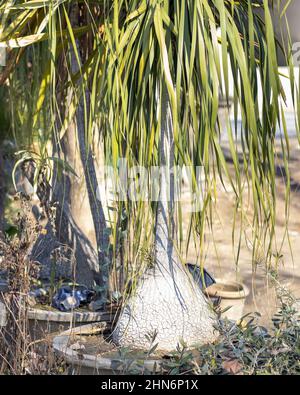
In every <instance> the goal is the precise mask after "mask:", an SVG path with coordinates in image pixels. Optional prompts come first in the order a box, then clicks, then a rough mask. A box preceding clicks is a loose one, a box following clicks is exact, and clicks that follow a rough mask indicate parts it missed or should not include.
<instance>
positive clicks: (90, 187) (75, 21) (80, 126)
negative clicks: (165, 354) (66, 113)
mask: <svg viewBox="0 0 300 395" xmlns="http://www.w3.org/2000/svg"><path fill="white" fill-rule="evenodd" d="M70 21H71V24H72V26H73V27H76V26H78V25H79V8H78V5H77V4H76V3H75V4H74V5H73V6H72V10H71V16H70ZM76 45H77V52H78V54H79V58H80V54H81V51H80V45H79V42H78V40H76ZM83 52H84V51H83ZM80 66H81V64H78V59H77V58H76V56H75V51H74V50H72V53H71V71H72V74H73V75H75V74H76V73H78V72H79V71H80ZM85 104H86V113H87V114H88V115H87V117H89V115H90V93H89V90H88V87H87V88H86V90H85ZM87 121H88V119H87ZM86 124H88V122H86ZM76 129H77V139H78V145H79V151H80V158H81V162H82V167H83V172H84V177H85V182H86V187H87V192H88V200H89V204H90V209H91V214H92V219H93V224H94V228H95V235H96V243H97V254H98V263H99V268H100V277H99V279H100V284H99V285H100V286H101V288H102V291H103V297H106V294H107V291H108V279H109V266H110V257H109V231H108V229H107V226H106V219H105V215H104V211H103V207H102V204H101V200H100V199H98V198H97V190H98V187H99V185H98V181H97V175H96V169H95V164H94V159H93V155H92V150H91V147H90V146H89V145H88V143H87V138H86V133H85V108H84V99H83V97H81V99H80V101H79V104H78V108H77V113H76Z"/></svg>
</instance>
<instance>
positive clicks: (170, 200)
mask: <svg viewBox="0 0 300 395" xmlns="http://www.w3.org/2000/svg"><path fill="white" fill-rule="evenodd" d="M161 100H162V103H161V136H160V139H161V141H160V165H161V166H166V167H167V168H172V167H173V164H174V136H173V125H172V115H171V109H170V102H169V96H168V93H167V90H166V88H165V89H163V92H162V99H161ZM168 185H169V188H168ZM173 206H174V179H173V176H171V178H170V181H169V180H168V179H167V178H166V173H164V172H162V173H161V178H160V199H159V202H158V209H157V217H156V232H155V251H154V253H155V265H154V268H153V269H149V270H148V271H147V272H146V273H145V274H144V276H143V277H142V278H141V280H140V282H139V284H138V286H137V289H136V290H135V291H134V293H133V294H132V295H131V296H130V298H129V299H128V301H127V303H126V305H125V306H124V309H123V311H122V313H121V316H120V318H119V321H118V323H117V326H116V329H115V331H114V333H113V338H114V341H115V342H116V343H117V344H118V345H120V346H123V347H133V348H138V349H140V348H141V349H149V348H150V347H151V343H152V344H158V349H159V350H163V351H172V350H174V349H176V347H177V345H178V344H179V343H180V342H182V341H183V342H184V343H185V344H186V345H187V346H189V347H191V346H193V345H196V344H197V345H201V344H205V343H209V342H212V341H214V340H215V339H216V336H217V333H216V331H215V329H214V326H213V324H214V315H213V313H212V311H211V309H210V307H209V306H208V304H207V301H206V299H205V297H204V295H203V293H202V291H201V289H200V288H199V286H198V285H197V284H196V283H195V282H194V280H193V279H192V278H191V276H190V275H189V274H188V273H187V272H186V271H185V269H184V268H183V266H182V265H181V263H180V262H179V258H178V256H177V254H176V252H175V250H174V244H173V240H174V234H175V225H174V214H173V209H174V207H173Z"/></svg>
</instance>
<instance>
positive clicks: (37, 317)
mask: <svg viewBox="0 0 300 395" xmlns="http://www.w3.org/2000/svg"><path fill="white" fill-rule="evenodd" d="M114 317H115V310H111V311H105V312H103V311H99V312H91V311H88V310H86V311H84V310H83V311H73V312H66V313H65V312H60V311H53V310H46V309H45V310H44V309H39V308H31V309H29V311H28V319H29V330H30V334H31V338H32V340H39V339H43V338H45V336H47V335H49V334H53V333H55V332H61V331H64V330H66V329H70V328H72V327H77V326H79V325H82V324H85V323H93V322H104V321H105V322H111V321H112V320H113V318H114Z"/></svg>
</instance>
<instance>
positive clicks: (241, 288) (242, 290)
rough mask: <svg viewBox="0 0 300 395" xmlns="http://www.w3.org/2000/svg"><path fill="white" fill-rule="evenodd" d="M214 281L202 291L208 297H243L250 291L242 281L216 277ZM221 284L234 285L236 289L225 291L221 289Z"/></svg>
mask: <svg viewBox="0 0 300 395" xmlns="http://www.w3.org/2000/svg"><path fill="white" fill-rule="evenodd" d="M215 281H216V283H215V284H212V285H210V286H209V287H207V288H206V289H205V291H204V292H205V293H206V294H207V295H208V296H210V297H214V296H219V297H221V298H222V299H245V298H246V297H247V296H248V295H249V293H250V291H249V288H248V287H247V286H246V285H245V284H244V283H241V282H238V281H232V280H224V279H218V278H216V279H215ZM222 286H223V287H226V286H231V287H236V291H226V290H224V289H222ZM219 287H220V288H219Z"/></svg>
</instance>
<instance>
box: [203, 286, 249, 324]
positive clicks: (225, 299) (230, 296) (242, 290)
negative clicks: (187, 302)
mask: <svg viewBox="0 0 300 395" xmlns="http://www.w3.org/2000/svg"><path fill="white" fill-rule="evenodd" d="M215 280H216V283H215V284H213V285H211V286H210V287H208V288H206V289H205V293H206V294H207V295H208V296H209V297H220V298H221V304H220V307H221V309H222V310H224V309H228V310H226V311H225V312H224V313H223V317H226V318H228V319H229V320H233V321H237V320H239V319H240V318H241V317H242V316H243V311H244V306H245V298H246V297H247V296H248V295H249V289H248V288H247V287H246V286H245V285H244V284H242V283H240V282H236V281H227V280H221V279H215Z"/></svg>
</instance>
